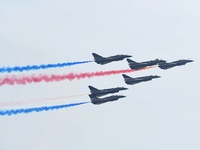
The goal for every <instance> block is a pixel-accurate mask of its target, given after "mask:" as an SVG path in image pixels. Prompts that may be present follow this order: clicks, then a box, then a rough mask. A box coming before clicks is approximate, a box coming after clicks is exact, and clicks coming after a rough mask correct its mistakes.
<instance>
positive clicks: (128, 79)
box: [122, 74, 160, 85]
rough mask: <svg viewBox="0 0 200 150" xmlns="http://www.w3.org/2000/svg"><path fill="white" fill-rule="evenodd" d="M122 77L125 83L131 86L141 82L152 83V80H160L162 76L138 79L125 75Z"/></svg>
mask: <svg viewBox="0 0 200 150" xmlns="http://www.w3.org/2000/svg"><path fill="white" fill-rule="evenodd" d="M122 76H123V77H124V81H125V83H126V84H129V85H133V84H137V83H140V82H146V81H150V80H152V79H155V78H160V76H157V75H154V76H153V75H151V76H144V77H137V78H132V77H130V76H127V75H125V74H122Z"/></svg>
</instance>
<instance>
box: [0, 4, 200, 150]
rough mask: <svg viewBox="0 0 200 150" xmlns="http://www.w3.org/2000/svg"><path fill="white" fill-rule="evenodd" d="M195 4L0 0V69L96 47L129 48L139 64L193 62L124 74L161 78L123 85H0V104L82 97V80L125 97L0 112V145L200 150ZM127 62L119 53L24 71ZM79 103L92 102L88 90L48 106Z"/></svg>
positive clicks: (98, 80) (101, 81)
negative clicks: (115, 58) (116, 58)
mask: <svg viewBox="0 0 200 150" xmlns="http://www.w3.org/2000/svg"><path fill="white" fill-rule="evenodd" d="M199 7H200V2H199V1H198V0H190V1H189V0H173V1H172V0H140V1H139V0H138V1H131V0H117V1H114V0H113V1H112V0H101V1H93V0H73V1H69V0H38V1H37V0H29V1H27V0H18V1H15V0H9V1H8V0H1V1H0V51H1V55H0V66H1V67H2V66H15V65H19V66H23V65H31V64H32V65H34V64H47V63H58V62H60V63H62V62H71V61H82V60H93V57H92V55H91V53H93V52H95V53H98V54H100V55H102V56H111V55H115V54H129V55H132V56H133V57H132V58H131V59H133V60H135V61H139V62H140V61H147V60H152V59H155V58H160V59H165V60H168V61H174V60H178V59H193V60H194V62H193V63H188V64H187V65H185V66H181V67H176V68H172V69H169V70H161V69H159V68H153V69H150V70H144V71H140V72H134V73H130V74H129V75H130V76H131V77H139V76H146V75H155V74H156V75H160V76H162V78H159V79H154V80H152V81H150V82H145V83H141V84H137V85H133V86H128V85H126V84H125V83H124V81H123V78H122V76H121V75H120V74H119V75H112V76H107V77H95V78H90V79H81V80H73V81H62V82H56V83H44V82H42V83H33V84H28V85H14V86H8V85H5V86H1V87H0V102H1V103H2V102H11V101H21V100H30V99H32V100H37V99H43V98H52V97H59V96H71V95H76V94H88V93H89V89H88V85H93V86H95V87H97V88H99V89H103V88H110V87H118V86H124V87H128V88H129V90H128V91H122V92H120V94H123V95H126V96H127V97H126V98H123V99H120V100H119V101H117V102H113V103H106V104H103V105H99V106H98V105H97V106H95V105H92V104H86V105H82V106H77V107H73V108H67V109H62V110H56V111H48V112H41V113H30V114H20V115H16V116H14V115H13V116H10V117H8V116H0V150H13V149H16V150H27V149H28V150H44V149H47V150H55V149H58V150H66V149H69V150H94V149H95V150H102V149H104V150H122V149H123V150H124V149H126V150H133V149H136V150H169V149H170V150H177V149H181V150H188V149H192V150H199V149H200V145H199V141H200V121H199V114H200V109H199V107H200V101H199V100H200V96H199V89H200V88H199V83H200V82H199V77H200V71H199V65H200V61H199V60H200V57H199V56H200V51H199V49H200V44H199V40H200V28H199V27H200V9H199ZM127 68H128V64H127V62H126V61H125V60H124V61H120V62H114V63H110V64H107V65H103V66H102V65H98V64H96V63H94V62H92V63H88V64H82V65H77V66H71V67H65V68H62V69H49V70H43V71H30V72H28V73H24V74H34V73H35V74H39V73H53V74H63V73H70V72H77V73H80V72H92V71H101V70H113V69H127ZM13 74H20V73H13ZM5 75H6V73H2V74H0V76H1V77H3V76H5ZM80 101H89V97H88V96H87V95H85V96H82V97H77V98H73V99H64V100H60V101H49V102H48V103H45V104H48V105H56V104H66V103H71V102H80ZM34 106H36V104H28V105H27V104H26V105H23V106H20V105H19V106H13V107H9V108H24V107H25V108H26V107H34ZM37 106H43V104H41V103H40V104H37ZM0 109H3V110H4V109H6V107H1V108H0Z"/></svg>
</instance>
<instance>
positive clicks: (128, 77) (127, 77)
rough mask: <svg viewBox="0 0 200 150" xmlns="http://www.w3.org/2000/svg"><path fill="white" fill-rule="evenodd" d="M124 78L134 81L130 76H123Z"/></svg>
mask: <svg viewBox="0 0 200 150" xmlns="http://www.w3.org/2000/svg"><path fill="white" fill-rule="evenodd" d="M122 76H123V77H124V79H132V78H131V77H130V76H127V75H125V74H122Z"/></svg>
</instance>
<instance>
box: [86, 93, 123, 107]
mask: <svg viewBox="0 0 200 150" xmlns="http://www.w3.org/2000/svg"><path fill="white" fill-rule="evenodd" d="M89 97H90V99H91V103H92V104H94V105H99V104H103V103H107V102H112V101H117V100H118V99H120V98H124V97H126V96H124V95H112V96H108V97H105V98H98V97H96V96H95V95H92V94H90V95H89Z"/></svg>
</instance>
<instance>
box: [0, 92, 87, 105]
mask: <svg viewBox="0 0 200 150" xmlns="http://www.w3.org/2000/svg"><path fill="white" fill-rule="evenodd" d="M86 95H88V94H79V95H72V96H60V97H54V98H45V99H36V100H20V101H11V102H4V103H0V106H1V107H5V106H18V105H22V104H30V103H42V102H45V101H53V100H61V99H68V98H76V97H80V96H86Z"/></svg>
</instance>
